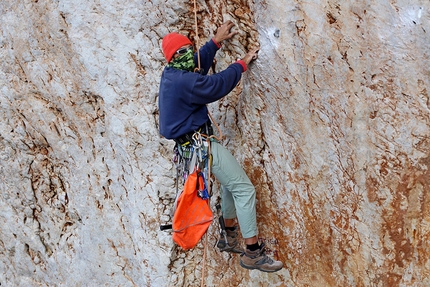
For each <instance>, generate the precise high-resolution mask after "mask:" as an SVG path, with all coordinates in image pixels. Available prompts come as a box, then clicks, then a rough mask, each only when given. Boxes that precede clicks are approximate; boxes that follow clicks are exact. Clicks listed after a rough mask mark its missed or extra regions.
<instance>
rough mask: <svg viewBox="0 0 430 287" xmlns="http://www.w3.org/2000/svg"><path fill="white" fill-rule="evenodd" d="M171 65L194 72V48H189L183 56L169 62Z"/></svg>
mask: <svg viewBox="0 0 430 287" xmlns="http://www.w3.org/2000/svg"><path fill="white" fill-rule="evenodd" d="M169 67H172V68H175V69H178V70H184V71H189V72H193V71H194V68H195V63H194V52H193V51H192V50H189V51H187V52H186V53H185V54H183V55H182V56H180V57H178V58H176V59H173V60H172V61H171V62H170V63H169Z"/></svg>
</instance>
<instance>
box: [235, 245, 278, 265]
mask: <svg viewBox="0 0 430 287" xmlns="http://www.w3.org/2000/svg"><path fill="white" fill-rule="evenodd" d="M265 247H266V246H265V244H264V243H263V244H261V245H260V249H257V250H255V251H251V250H249V249H246V251H245V252H244V253H243V254H242V255H240V266H242V267H243V268H246V269H257V270H260V271H263V272H276V271H279V270H281V269H282V267H283V266H284V264H283V263H282V262H281V261H275V260H273V259H272V258H270V257H269V256H267V255H266V252H265V250H264V249H265Z"/></svg>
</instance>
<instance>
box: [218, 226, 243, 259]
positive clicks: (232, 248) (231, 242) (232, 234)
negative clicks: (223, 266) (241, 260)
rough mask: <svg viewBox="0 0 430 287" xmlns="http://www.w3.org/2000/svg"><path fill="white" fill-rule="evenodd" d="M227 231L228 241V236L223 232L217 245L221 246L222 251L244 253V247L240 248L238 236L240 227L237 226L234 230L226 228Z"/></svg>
mask: <svg viewBox="0 0 430 287" xmlns="http://www.w3.org/2000/svg"><path fill="white" fill-rule="evenodd" d="M225 232H226V234H225V235H226V236H225V237H227V242H226V240H225V239H226V238H225V237H224V234H223V233H221V235H220V239H219V240H218V243H217V245H216V246H217V247H218V248H219V250H220V251H227V252H231V253H243V249H242V248H240V246H238V245H239V242H238V241H237V236H238V229H237V226H236V227H235V229H234V230H225Z"/></svg>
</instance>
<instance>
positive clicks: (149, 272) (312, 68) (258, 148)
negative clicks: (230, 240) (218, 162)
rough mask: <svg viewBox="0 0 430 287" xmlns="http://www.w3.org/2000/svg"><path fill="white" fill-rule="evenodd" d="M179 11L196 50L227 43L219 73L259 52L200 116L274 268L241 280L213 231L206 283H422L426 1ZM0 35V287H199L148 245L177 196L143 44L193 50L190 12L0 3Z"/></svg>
mask: <svg viewBox="0 0 430 287" xmlns="http://www.w3.org/2000/svg"><path fill="white" fill-rule="evenodd" d="M197 6H198V11H197V12H198V21H199V36H200V39H201V41H202V42H205V41H207V40H208V39H210V38H211V36H213V34H214V31H215V30H216V28H217V27H218V26H219V25H220V24H222V23H223V22H224V21H226V20H232V21H233V22H234V23H235V24H236V29H237V30H238V31H239V34H238V35H236V36H235V38H234V39H233V40H232V41H230V42H228V43H225V44H224V45H223V47H222V49H221V50H220V51H219V52H218V56H217V65H216V69H217V70H221V69H224V68H226V67H227V66H228V65H229V64H230V63H232V62H233V61H235V60H236V59H237V58H238V57H241V56H243V55H244V54H245V53H246V51H247V50H248V49H250V48H252V47H255V46H260V53H259V54H260V56H259V58H258V60H257V61H255V62H254V63H253V64H252V65H251V66H250V67H249V69H248V71H247V72H246V73H245V74H244V77H243V79H242V81H241V83H240V84H239V86H238V87H237V88H236V89H235V91H234V92H232V93H231V94H230V95H229V96H227V97H226V98H224V99H222V100H220V101H219V102H216V103H213V104H211V105H210V109H211V112H212V114H213V115H214V117H215V120H216V122H217V123H218V124H219V125H220V127H221V129H222V130H223V134H224V135H225V136H226V139H225V140H224V144H225V145H226V146H227V148H229V149H230V150H231V151H232V153H233V154H234V155H235V156H236V157H237V158H238V160H239V162H240V163H241V164H242V165H243V167H244V169H245V170H246V172H247V173H248V175H249V177H250V178H251V180H252V181H253V183H254V184H255V186H256V189H257V198H258V205H257V212H258V220H259V225H258V227H259V232H260V240H261V241H264V242H265V243H266V245H267V246H268V248H269V253H270V254H271V255H272V256H273V257H275V258H277V259H279V260H282V261H283V262H284V264H285V269H283V270H282V271H281V272H278V273H274V274H266V273H260V272H258V271H248V270H245V269H243V268H241V267H240V266H239V264H238V260H239V257H238V256H237V255H229V254H224V253H222V254H220V253H219V252H218V251H217V250H216V248H215V247H214V244H215V242H216V239H217V232H218V231H217V226H216V224H213V226H212V227H211V228H210V230H209V234H208V246H207V255H206V260H205V264H206V268H205V273H206V277H205V283H206V286H294V287H295V286H297V287H301V286H330V287H331V286H390V287H391V286H420V287H421V286H429V285H430V259H429V254H430V246H429V241H430V209H429V206H430V195H429V190H430V171H429V167H430V95H429V89H430V69H429V67H430V60H429V56H430V45H429V43H430V3H429V2H428V1H425V0H411V1H405V0H391V1H388V0H383V1H376V0H366V1H352V0H348V1H340V0H326V1H310V2H309V1H281V0H256V1H254V2H252V1H244V0H220V1H214V0H205V1H203V0H198V1H197ZM0 24H1V27H2V28H1V34H0V57H1V62H0V66H1V69H0V106H1V109H0V192H1V193H0V225H1V231H0V255H1V256H0V285H1V286H101V285H105V286H199V285H200V282H201V274H202V268H203V264H204V262H203V253H204V252H203V244H199V245H198V246H197V248H195V249H194V250H192V251H187V252H184V251H182V250H180V249H179V248H177V247H176V246H175V245H174V244H173V242H172V240H171V237H170V234H169V233H166V232H161V231H159V225H160V224H162V223H166V222H169V220H170V216H169V212H170V208H171V206H172V204H173V199H174V196H175V194H174V193H175V187H174V182H175V169H174V166H173V165H172V163H171V157H172V148H173V143H172V142H170V141H168V140H165V139H163V138H161V137H160V136H159V134H158V126H157V125H158V108H157V100H158V81H159V78H160V75H161V72H162V69H163V68H164V65H165V62H164V58H163V55H162V51H161V49H160V46H161V39H162V37H163V36H164V35H165V34H167V33H168V32H172V31H179V32H181V33H182V34H184V35H187V36H189V37H190V38H191V39H193V40H194V39H195V36H196V35H195V32H194V12H193V1H184V0H174V1H162V0H150V1H134V0H125V1H82V0H76V1H64V0H57V1H47V0H19V1H11V0H6V1H2V2H1V3H0ZM216 187H217V186H216ZM217 201H218V196H217V194H215V196H214V198H213V199H212V203H215V202H217Z"/></svg>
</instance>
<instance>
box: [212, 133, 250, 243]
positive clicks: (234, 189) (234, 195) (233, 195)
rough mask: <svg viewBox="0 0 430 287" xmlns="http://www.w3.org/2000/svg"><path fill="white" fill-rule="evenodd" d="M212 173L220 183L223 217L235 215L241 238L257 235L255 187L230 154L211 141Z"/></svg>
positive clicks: (230, 217)
mask: <svg viewBox="0 0 430 287" xmlns="http://www.w3.org/2000/svg"><path fill="white" fill-rule="evenodd" d="M211 152H212V169H211V170H212V173H213V175H214V176H215V177H216V179H217V180H218V181H219V182H220V184H221V185H222V193H221V200H222V204H221V206H222V213H223V216H224V218H225V219H233V218H236V217H237V220H238V221H239V226H240V230H241V232H242V237H243V238H251V237H253V236H256V235H257V218H256V209H255V188H254V185H253V184H252V183H251V181H250V180H249V178H248V176H247V175H246V174H245V171H244V170H243V169H242V167H241V166H240V165H239V163H238V162H237V160H236V159H235V158H234V157H233V156H232V154H231V153H230V152H229V151H228V150H227V149H226V148H224V147H223V146H222V145H220V144H219V143H218V142H216V141H212V144H211Z"/></svg>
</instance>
